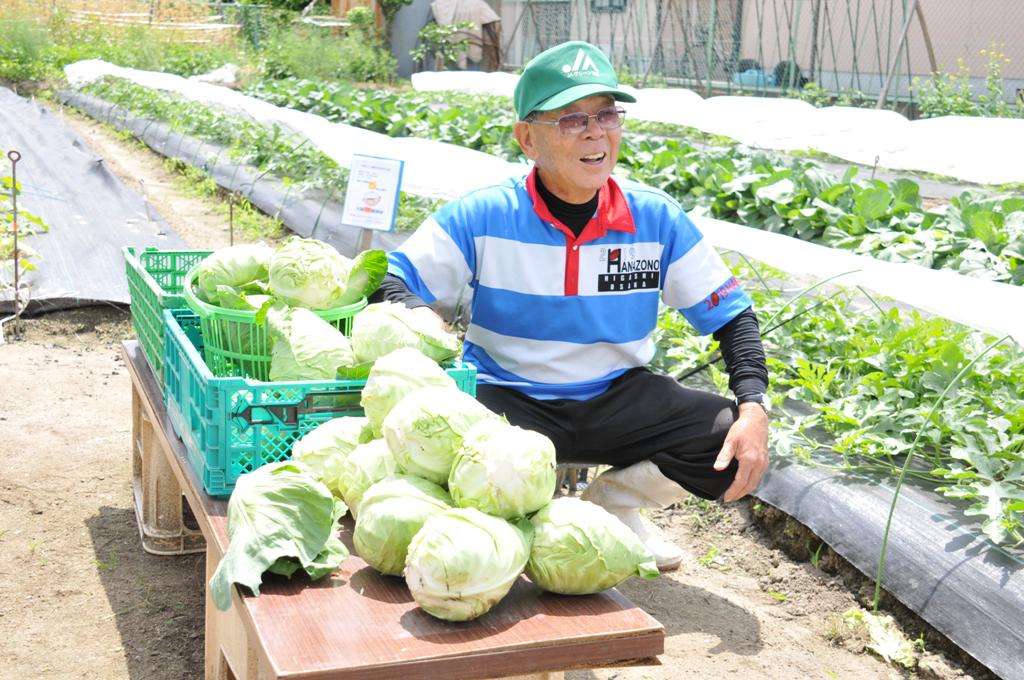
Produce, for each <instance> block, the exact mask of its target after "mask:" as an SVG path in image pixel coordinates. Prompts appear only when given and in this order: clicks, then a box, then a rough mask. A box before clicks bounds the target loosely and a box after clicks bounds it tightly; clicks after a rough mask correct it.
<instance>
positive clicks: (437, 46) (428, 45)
mask: <svg viewBox="0 0 1024 680" xmlns="http://www.w3.org/2000/svg"><path fill="white" fill-rule="evenodd" d="M474 28H476V24H474V23H473V22H472V21H456V22H455V23H454V24H439V23H437V22H436V21H431V22H428V23H427V25H426V26H424V27H423V28H421V29H420V32H419V33H418V34H416V40H417V45H416V48H415V49H413V50H412V51H410V52H409V56H410V57H412V58H413V60H414V61H415V62H416V63H418V64H420V65H421V66H423V67H427V66H432V67H433V68H432V70H435V71H437V70H440V68H441V67H449V66H455V65H456V64H458V63H459V58H460V57H461V56H462V54H463V53H464V52H465V51H466V50H467V49H469V45H470V37H469V34H468V33H466V31H472V30H473V29H474ZM428 58H430V59H432V60H433V61H434V63H433V64H430V63H429V62H428Z"/></svg>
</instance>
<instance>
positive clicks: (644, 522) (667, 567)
mask: <svg viewBox="0 0 1024 680" xmlns="http://www.w3.org/2000/svg"><path fill="white" fill-rule="evenodd" d="M608 512H610V513H612V514H613V515H615V516H616V517H618V518H619V519H620V520H621V521H622V523H623V524H625V525H626V526H627V527H629V528H630V530H631V531H632V532H633V533H634V534H636V535H637V537H638V538H639V539H640V542H641V543H643V544H644V547H646V548H647V549H648V550H650V551H651V554H652V555H654V563H655V564H656V565H658V571H675V570H676V569H678V568H679V566H680V565H681V564H682V563H683V557H684V555H683V551H682V550H680V549H679V546H677V545H676V544H675V543H673V542H672V541H670V540H668V539H667V538H666V537H665V534H664V532H662V530H661V529H659V528H658V527H657V525H655V524H654V522H652V521H650V520H649V519H647V518H646V517H644V516H643V515H641V514H640V511H639V510H625V509H619V508H613V509H610V510H609V511H608Z"/></svg>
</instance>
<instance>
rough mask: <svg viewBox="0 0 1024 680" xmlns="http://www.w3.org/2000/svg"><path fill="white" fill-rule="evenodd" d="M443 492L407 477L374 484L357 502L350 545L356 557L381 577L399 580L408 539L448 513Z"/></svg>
mask: <svg viewBox="0 0 1024 680" xmlns="http://www.w3.org/2000/svg"><path fill="white" fill-rule="evenodd" d="M451 505H452V499H451V497H450V496H449V495H448V492H446V491H445V490H444V489H442V488H441V487H440V486H438V485H437V484H434V483H433V482H428V481H427V480H425V479H420V478H419V477H413V476H411V475H393V476H391V477H387V478H385V479H382V480H381V481H379V482H377V483H376V484H374V485H373V486H371V487H370V488H369V489H367V490H366V493H364V494H363V498H362V500H360V502H359V520H358V521H357V522H356V529H355V533H353V534H352V541H353V543H354V544H355V547H356V551H357V552H358V553H359V556H360V557H362V558H363V559H364V560H366V563H367V564H369V565H370V566H371V567H373V568H374V569H376V570H377V571H379V572H381V573H382V574H390V575H392V576H401V575H402V570H403V569H405V557H406V555H407V554H408V552H409V543H410V542H411V541H412V537H413V536H415V535H416V533H417V532H418V531H419V530H420V529H421V528H422V527H423V524H424V523H425V522H426V521H427V520H428V519H430V518H431V517H433V516H434V515H436V514H437V513H439V512H444V511H445V510H449V509H451Z"/></svg>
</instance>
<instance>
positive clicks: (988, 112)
mask: <svg viewBox="0 0 1024 680" xmlns="http://www.w3.org/2000/svg"><path fill="white" fill-rule="evenodd" d="M981 55H982V56H983V57H985V58H986V59H987V60H988V63H987V66H986V69H985V83H984V92H983V93H981V94H980V95H977V96H975V92H974V86H973V85H972V83H971V71H970V69H969V68H968V67H967V66H966V65H965V64H964V60H963V59H959V60H958V61H957V70H956V72H955V73H950V72H948V71H946V70H945V69H944V68H940V69H939V71H938V72H937V73H935V74H933V75H932V77H931V78H929V79H924V78H920V77H917V78H914V81H913V85H912V88H911V89H912V91H913V92H914V96H915V98H916V99H917V107H918V110H919V112H920V114H921V117H922V118H935V117H938V116H990V117H996V118H1024V104H1022V103H1021V102H1015V103H1012V104H1011V103H1010V102H1007V101H1006V94H1005V81H1004V79H1003V67H1004V66H1005V65H1006V64H1008V63H1009V62H1010V60H1009V59H1008V58H1007V56H1006V55H1005V54H1004V53H1003V49H1002V48H1001V47H998V46H996V45H992V47H991V48H990V49H987V50H981Z"/></svg>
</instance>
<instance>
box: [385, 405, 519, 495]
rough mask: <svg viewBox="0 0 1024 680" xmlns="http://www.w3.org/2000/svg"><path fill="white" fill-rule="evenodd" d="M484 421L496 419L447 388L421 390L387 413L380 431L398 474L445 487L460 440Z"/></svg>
mask: <svg viewBox="0 0 1024 680" xmlns="http://www.w3.org/2000/svg"><path fill="white" fill-rule="evenodd" d="M487 418H493V419H498V418H500V416H498V415H497V414H496V413H494V412H492V411H491V410H490V409H488V408H487V407H486V406H484V405H483V404H481V403H480V402H479V401H477V400H476V399H474V398H473V397H471V396H469V395H468V394H466V393H465V392H462V391H460V390H458V389H454V388H450V387H421V388H420V389H418V390H414V391H412V392H410V393H409V394H407V395H406V396H405V397H403V398H402V400H401V401H400V402H398V403H397V404H396V405H395V407H394V408H393V409H391V412H390V413H388V415H387V417H386V418H384V423H383V426H382V430H383V431H384V438H385V439H387V440H388V446H389V447H391V452H392V453H394V455H395V460H396V461H398V467H399V468H400V469H401V470H402V471H404V472H406V473H408V474H410V475H418V476H420V477H423V478H424V479H429V480H430V481H432V482H435V483H437V484H447V483H448V474H449V473H450V472H451V469H452V460H454V458H455V452H456V451H458V450H459V447H461V446H462V438H463V437H464V436H465V434H466V432H468V431H469V428H471V427H472V426H473V425H475V424H476V423H477V422H479V421H481V420H484V419H487Z"/></svg>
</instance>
